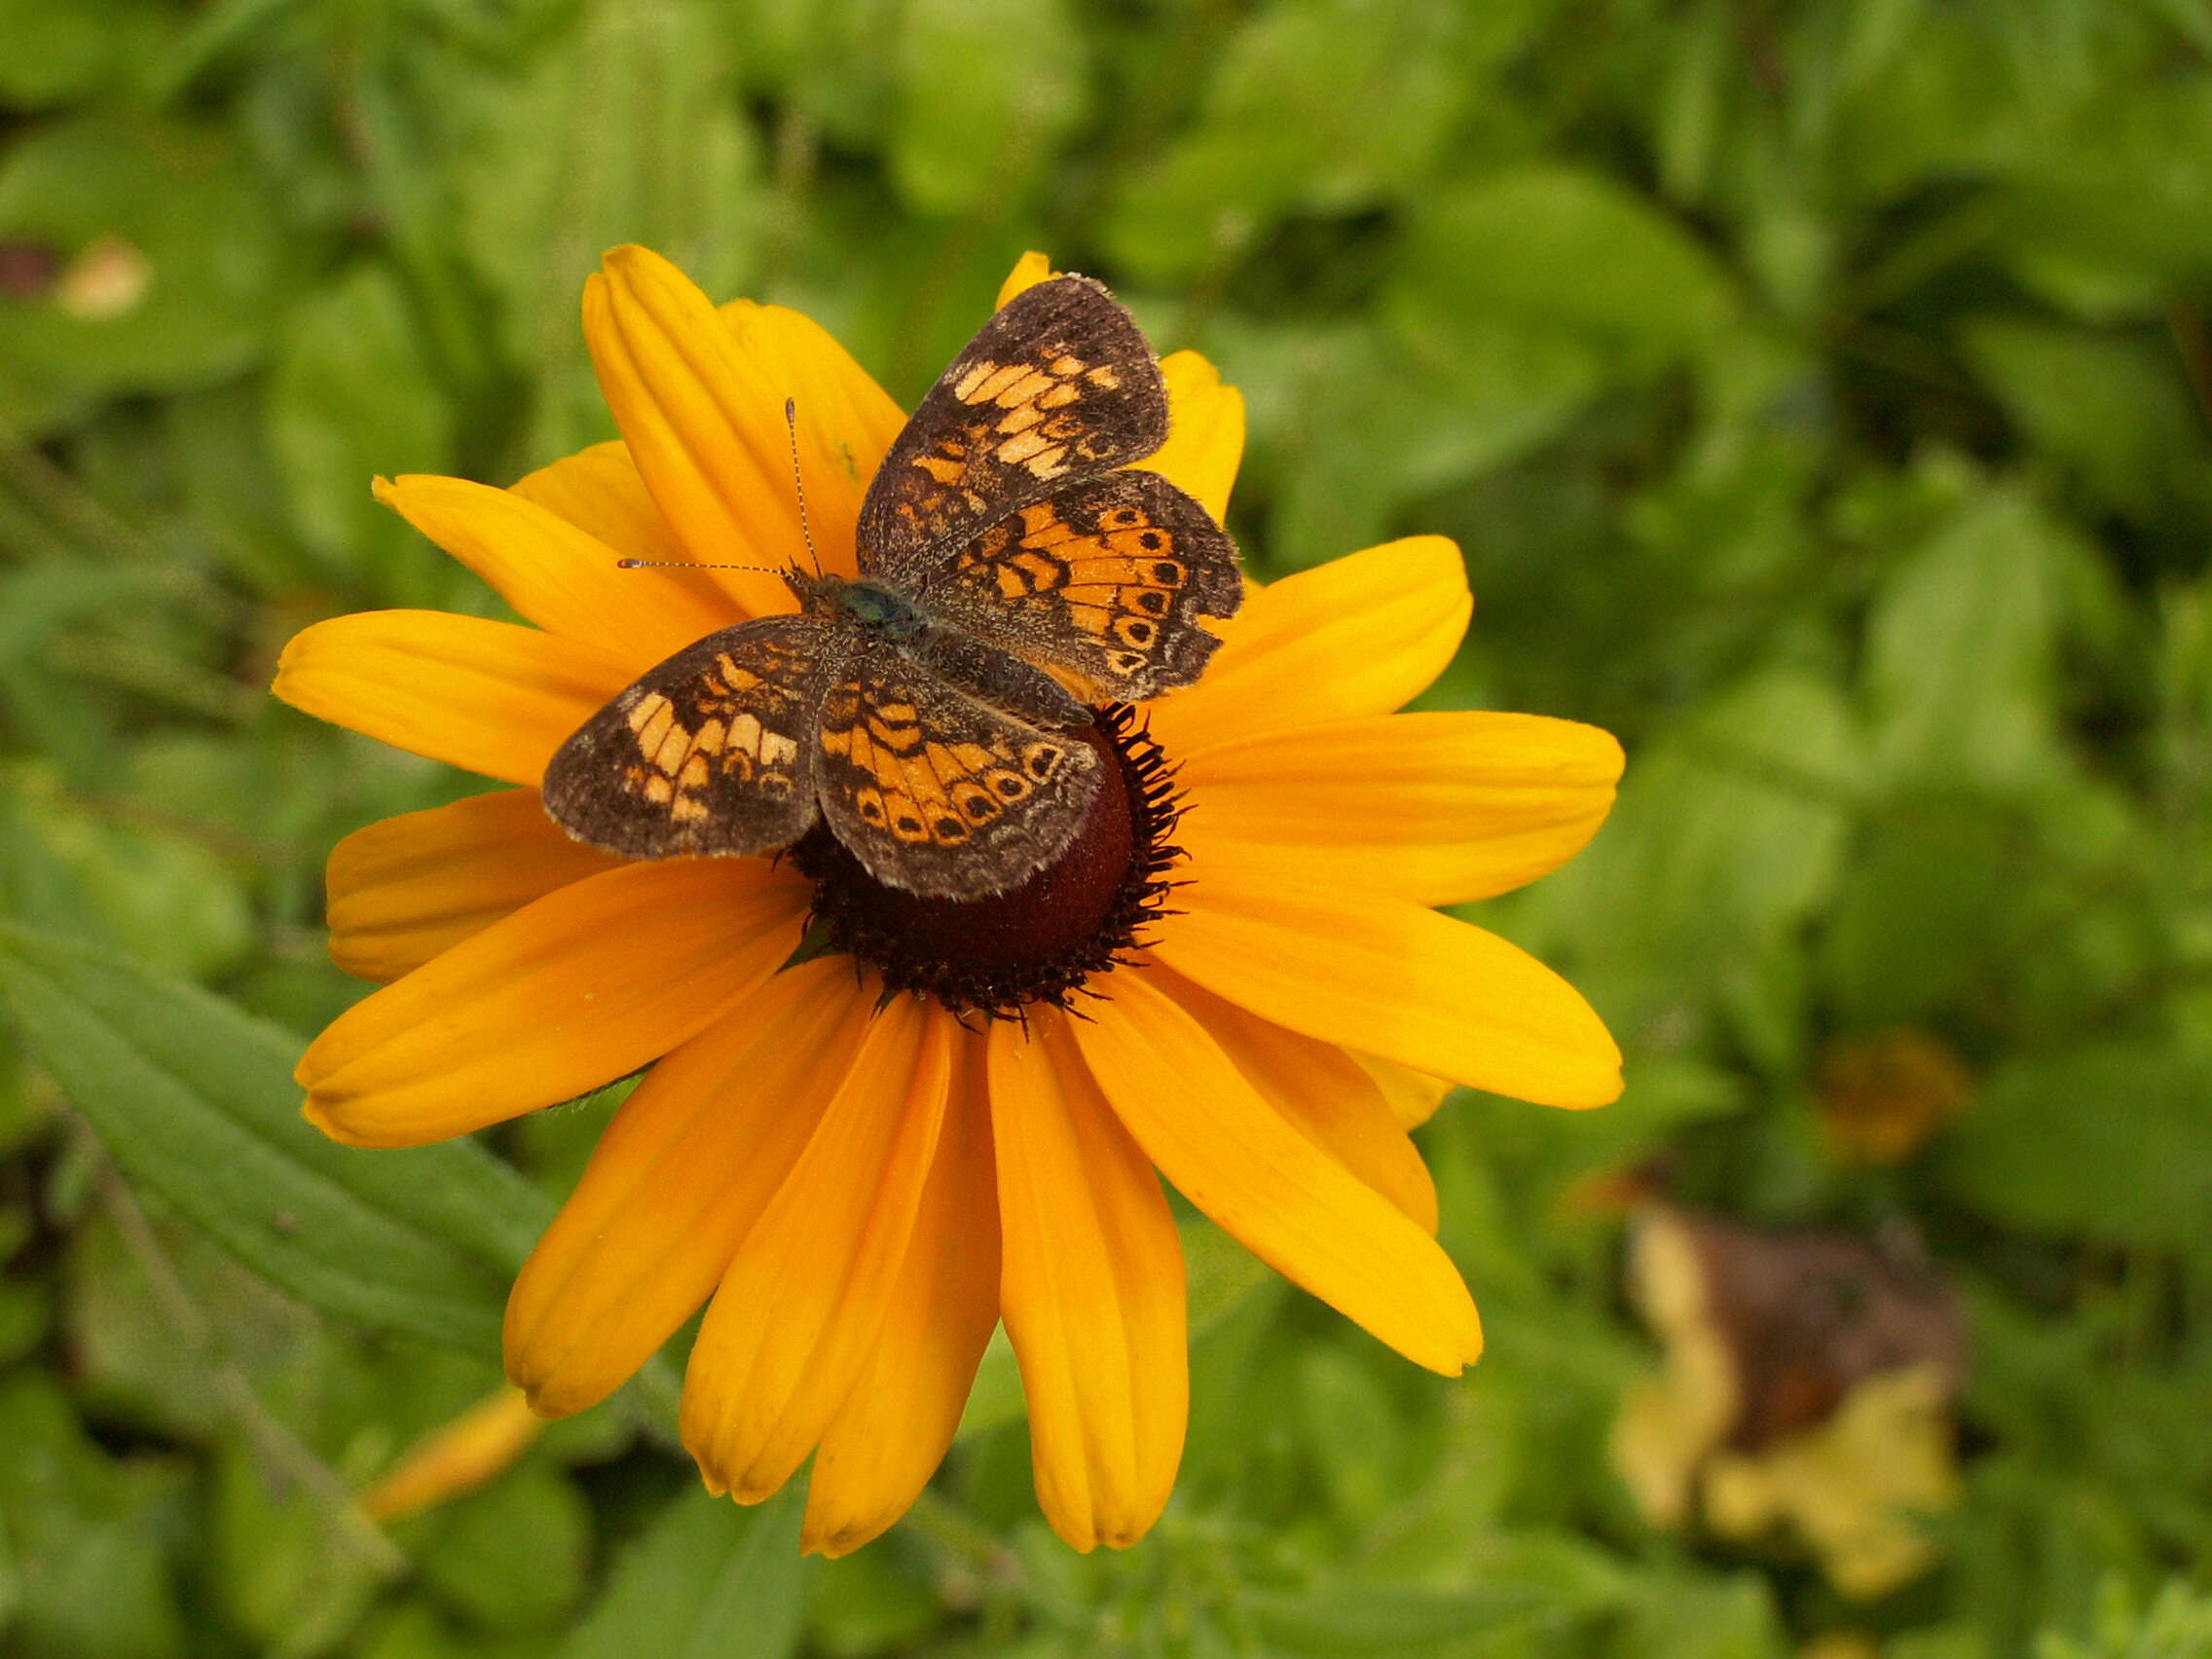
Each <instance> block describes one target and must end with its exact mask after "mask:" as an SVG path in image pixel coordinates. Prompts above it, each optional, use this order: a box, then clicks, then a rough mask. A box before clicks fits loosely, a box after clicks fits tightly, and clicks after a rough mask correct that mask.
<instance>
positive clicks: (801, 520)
mask: <svg viewBox="0 0 2212 1659" xmlns="http://www.w3.org/2000/svg"><path fill="white" fill-rule="evenodd" d="M784 430H785V431H786V432H787V433H789V434H790V436H791V440H792V488H793V490H796V491H797V492H798V532H799V534H800V535H803V536H805V537H806V556H807V557H808V558H809V559H811V560H813V561H814V573H815V574H816V575H818V576H819V575H820V574H822V555H821V554H819V553H817V552H816V551H815V550H814V530H813V527H812V526H810V525H809V524H808V523H807V522H806V480H805V478H804V477H802V476H801V475H800V473H799V467H798V399H797V398H795V397H787V398H785V399H784Z"/></svg>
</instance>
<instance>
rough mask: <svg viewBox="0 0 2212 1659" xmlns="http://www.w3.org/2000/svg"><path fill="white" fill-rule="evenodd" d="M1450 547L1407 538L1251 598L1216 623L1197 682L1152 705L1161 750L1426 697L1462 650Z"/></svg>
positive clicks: (1461, 610) (1191, 747)
mask: <svg viewBox="0 0 2212 1659" xmlns="http://www.w3.org/2000/svg"><path fill="white" fill-rule="evenodd" d="M1473 603H1474V602H1473V601H1472V600H1470V599H1469V598H1468V597H1467V572H1466V568H1465V566H1463V565H1462V564H1461V563H1460V561H1459V550H1458V548H1456V546H1454V545H1453V544H1452V543H1451V542H1449V541H1447V540H1445V539H1444V537H1442V536H1441V535H1416V536H1410V537H1408V538H1407V539H1406V540H1403V541H1389V542H1385V543H1383V545H1382V546H1381V547H1370V548H1368V549H1367V550H1366V551H1365V552H1364V553H1353V554H1351V555H1349V556H1347V557H1346V558H1343V559H1338V560H1335V561H1333V562H1331V563H1329V564H1326V565H1317V566H1315V567H1314V568H1313V569H1312V570H1309V571H1299V572H1298V573H1297V574H1295V575H1290V576H1285V577H1284V578H1283V579H1282V580H1281V581H1279V582H1274V583H1272V584H1270V585H1269V586H1267V587H1265V588H1262V589H1259V590H1258V591H1256V592H1253V593H1251V594H1249V595H1248V596H1247V597H1246V598H1245V601H1244V608H1243V609H1242V610H1241V611H1239V612H1238V613H1237V614H1236V615H1235V617H1233V618H1231V619H1230V620H1229V621H1228V622H1226V623H1224V624H1222V625H1221V629H1220V633H1221V636H1222V646H1221V649H1220V650H1218V651H1217V652H1215V653H1214V657H1213V660H1212V661H1211V662H1210V663H1209V664H1208V665H1207V667H1206V673H1205V678H1204V679H1203V680H1201V681H1199V682H1198V684H1196V685H1194V686H1192V687H1191V688H1190V689H1189V690H1187V691H1181V692H1177V693H1176V694H1175V695H1173V696H1171V697H1167V698H1164V699H1162V700H1161V701H1160V702H1158V703H1155V704H1152V705H1150V706H1149V708H1148V711H1147V712H1148V713H1149V714H1150V716H1151V718H1152V725H1153V730H1154V731H1155V732H1156V733H1157V734H1158V735H1159V737H1160V740H1161V742H1162V743H1163V744H1165V745H1166V746H1167V749H1168V751H1169V753H1171V754H1175V755H1191V754H1195V753H1197V752H1198V750H1200V749H1203V748H1206V747H1208V746H1210V745H1212V744H1216V743H1227V742H1229V741H1230V740H1232V739H1233V738H1237V737H1243V736H1247V735H1250V734H1253V733H1258V732H1270V731H1282V730H1286V729H1288V728H1290V727H1292V726H1302V725H1312V724H1316V723H1318V722H1319V721H1322V720H1341V719H1352V718H1353V717H1355V716H1359V715H1386V714H1388V713H1389V712H1390V711H1391V710H1393V709H1395V708H1398V707H1400V706H1401V705H1403V704H1404V703H1405V702H1407V701H1408V700H1409V699H1410V698H1412V697H1414V696H1416V695H1418V694H1419V692H1421V691H1422V690H1425V689H1426V688H1427V686H1428V683H1429V682H1431V681H1433V680H1434V679H1435V678H1436V677H1437V676H1438V675H1439V674H1441V673H1443V672H1444V666H1445V664H1447V663H1449V662H1450V661H1451V660H1452V654H1453V652H1455V651H1456V650H1457V649H1458V648H1459V636H1460V635H1461V634H1462V633H1464V632H1465V631H1466V626H1467V614H1468V611H1469V610H1470V609H1471V608H1473Z"/></svg>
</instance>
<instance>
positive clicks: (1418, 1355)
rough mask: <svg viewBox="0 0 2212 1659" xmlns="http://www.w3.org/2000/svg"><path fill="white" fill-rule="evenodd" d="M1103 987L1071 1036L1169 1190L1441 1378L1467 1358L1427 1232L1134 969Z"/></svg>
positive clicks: (1456, 1307) (1469, 1324)
mask: <svg viewBox="0 0 2212 1659" xmlns="http://www.w3.org/2000/svg"><path fill="white" fill-rule="evenodd" d="M1109 995H1110V997H1111V999H1112V1000H1111V1002H1110V1003H1109V1004H1108V1006H1107V1007H1106V1008H1104V1009H1102V1010H1100V1011H1099V1013H1098V1015H1097V1017H1096V1018H1095V1019H1092V1020H1088V1021H1085V1022H1082V1023H1079V1024H1077V1025H1076V1026H1075V1040H1076V1044H1077V1046H1078V1047H1079V1048H1081V1049H1082V1051H1083V1057H1084V1058H1085V1059H1086V1060H1087V1061H1088V1062H1089V1065H1090V1069H1091V1072H1092V1074H1093V1075H1094V1076H1095V1077H1096V1078H1097V1080H1098V1086H1099V1088H1102V1089H1104V1090H1105V1093H1106V1098H1107V1099H1108V1100H1110V1101H1112V1102H1113V1105H1114V1111H1115V1112H1116V1114H1117V1115H1119V1117H1120V1118H1121V1120H1122V1122H1123V1124H1125V1125H1126V1126H1127V1128H1128V1131H1129V1133H1130V1134H1131V1135H1133V1136H1135V1137H1136V1142H1137V1144H1138V1145H1139V1146H1141V1147H1143V1148H1144V1150H1145V1154H1146V1156H1147V1157H1149V1158H1150V1159H1151V1160H1152V1161H1153V1162H1155V1163H1157V1164H1158V1165H1159V1166H1160V1170H1161V1174H1163V1175H1165V1176H1166V1177H1167V1178H1168V1180H1170V1181H1172V1182H1174V1183H1175V1187H1176V1190H1177V1191H1179V1192H1180V1193H1181V1194H1182V1195H1183V1196H1184V1197H1185V1198H1189V1199H1190V1200H1191V1202H1192V1203H1194V1204H1196V1205H1197V1206H1198V1208H1199V1209H1200V1210H1202V1211H1204V1212H1205V1213H1206V1214H1207V1215H1209V1216H1211V1217H1212V1218H1213V1219H1214V1221H1215V1222H1217V1223H1219V1224H1220V1226H1221V1227H1222V1228H1223V1229H1224V1230H1226V1231H1227V1232H1228V1233H1230V1234H1231V1235H1234V1236H1235V1238H1237V1239H1238V1240H1239V1241H1240V1242H1242V1244H1243V1245H1244V1246H1245V1248H1246V1249H1248V1250H1250V1251H1251V1252H1252V1254H1254V1255H1255V1256H1257V1257H1259V1258H1260V1259H1261V1260H1262V1261H1263V1262H1266V1263H1267V1264H1268V1265H1269V1266H1270V1267H1272V1268H1273V1269H1274V1270H1275V1271H1276V1272H1279V1273H1281V1274H1282V1275H1283V1276H1284V1277H1285V1278H1287V1279H1289V1280H1290V1281H1291V1282H1292V1283H1294V1284H1298V1285H1301V1286H1303V1287H1304V1288H1305V1289H1307V1290H1309V1291H1310V1292H1311V1293H1312V1294H1313V1295H1315V1296H1317V1297H1319V1298H1320V1299H1321V1300H1322V1301H1323V1302H1326V1303H1327V1304H1328V1305H1329V1306H1330V1307H1332V1308H1334V1309H1337V1310H1338V1311H1339V1312H1341V1313H1343V1314H1345V1315H1346V1317H1347V1318H1349V1319H1351V1320H1353V1321H1354V1322H1356V1323H1357V1324H1359V1325H1361V1326H1364V1327H1365V1328H1366V1329H1367V1330H1368V1331H1370V1332H1372V1333H1373V1334H1374V1335H1375V1336H1376V1337H1378V1338H1380V1339H1381V1340H1382V1341H1383V1342H1385V1343H1387V1344H1388V1345H1389V1346H1392V1347H1394V1348H1396V1349H1397V1350H1398V1351H1399V1352H1400V1353H1402V1354H1404V1355H1405V1356H1406V1357H1407V1358H1408V1359H1411V1360H1413V1361H1414V1362H1415V1363H1416V1364H1419V1365H1425V1366H1427V1367H1428V1368H1429V1369H1430V1370H1432V1371H1439V1372H1442V1373H1444V1374H1445V1375H1446V1376H1448V1377H1449V1376H1454V1375H1456V1374H1457V1373H1458V1371H1459V1370H1460V1369H1461V1368H1462V1367H1463V1366H1466V1365H1469V1364H1472V1363H1473V1361H1474V1360H1475V1358H1476V1357H1477V1356H1478V1355H1479V1354H1480V1353H1481V1352H1482V1325H1481V1323H1480V1322H1479V1321H1478V1320H1477V1318H1476V1317H1475V1304H1474V1300H1473V1298H1471V1297H1469V1296H1468V1294H1467V1287H1466V1285H1465V1284H1464V1283H1463V1282H1462V1281H1461V1280H1460V1278H1459V1272H1458V1270H1457V1269H1456V1268H1455V1267H1453V1265H1452V1260H1451V1258H1450V1257H1448V1256H1447V1255H1445V1253H1444V1251H1443V1250H1442V1249H1441V1248H1440V1247H1439V1246H1438V1244H1437V1242H1436V1240H1435V1239H1433V1238H1431V1237H1430V1236H1429V1235H1427V1234H1425V1233H1423V1232H1422V1231H1421V1230H1420V1228H1419V1227H1418V1226H1416V1225H1415V1224H1414V1223H1413V1222H1411V1221H1409V1220H1408V1219H1407V1218H1406V1216H1405V1214H1404V1213H1403V1212H1402V1211H1400V1210H1399V1209H1397V1208H1396V1207H1395V1206H1393V1205H1392V1204H1391V1203H1390V1202H1388V1200H1386V1199H1384V1198H1383V1197H1382V1196H1381V1195H1380V1194H1378V1193H1376V1192H1375V1191H1374V1190H1373V1189H1372V1188H1370V1187H1368V1186H1367V1185H1366V1184H1365V1183H1364V1182H1362V1181H1359V1180H1358V1179H1356V1178H1355V1177H1354V1176H1353V1175H1352V1174H1351V1173H1350V1171H1348V1170H1347V1169H1346V1167H1345V1166H1344V1165H1343V1164H1342V1163H1340V1162H1338V1161H1337V1160H1336V1159H1334V1158H1332V1157H1330V1156H1329V1155H1328V1154H1327V1153H1325V1152H1323V1151H1322V1150H1321V1149H1320V1148H1319V1147H1318V1146H1316V1145H1314V1143H1313V1142H1312V1141H1310V1140H1309V1139H1308V1138H1307V1137H1306V1136H1305V1135H1303V1134H1301V1133H1300V1132H1299V1131H1298V1130H1297V1129H1295V1128H1293V1127H1292V1126H1291V1125H1290V1124H1288V1123H1286V1122H1285V1121H1284V1120H1283V1118H1282V1116H1281V1115H1280V1114H1279V1113H1277V1112H1276V1111H1275V1110H1274V1109H1273V1108H1272V1107H1271V1106H1270V1105H1269V1104H1268V1102H1267V1101H1266V1100H1264V1099H1263V1098H1261V1096H1260V1094H1259V1092H1258V1091H1257V1090H1256V1089H1254V1088H1253V1087H1252V1086H1251V1084H1249V1083H1248V1082H1246V1081H1245V1079H1244V1076H1243V1074H1242V1073H1241V1072H1239V1071H1238V1070H1237V1069H1236V1067H1235V1065H1234V1064H1232V1063H1231V1061H1230V1059H1229V1056H1228V1055H1226V1054H1225V1053H1223V1052H1222V1050H1221V1046H1220V1045H1219V1044H1218V1043H1216V1042H1215V1041H1214V1040H1213V1038H1212V1037H1211V1036H1209V1035H1208V1034H1207V1032H1206V1030H1205V1028H1204V1027H1203V1026H1201V1025H1200V1024H1199V1023H1198V1021H1197V1020H1196V1019H1194V1018H1193V1017H1192V1016H1191V1015H1190V1014H1187V1013H1185V1012H1184V1011H1183V1010H1182V1009H1180V1008H1178V1007H1176V1005H1175V1004H1174V1002H1173V1001H1171V1000H1170V999H1169V998H1168V997H1167V996H1166V995H1165V994H1164V993H1163V992H1161V991H1160V990H1158V989H1156V988H1155V987H1154V986H1153V985H1152V983H1151V982H1150V980H1148V979H1147V978H1146V977H1145V976H1144V974H1143V972H1142V971H1141V970H1137V971H1124V972H1123V973H1119V974H1116V975H1114V976H1113V977H1112V979H1111V981H1110V984H1109ZM1002 1134H1003V1130H1002ZM1009 1235H1010V1237H1011V1229H1010V1230H1009ZM1011 1316H1012V1308H1011V1301H1010V1306H1009V1317H1010V1320H1011Z"/></svg>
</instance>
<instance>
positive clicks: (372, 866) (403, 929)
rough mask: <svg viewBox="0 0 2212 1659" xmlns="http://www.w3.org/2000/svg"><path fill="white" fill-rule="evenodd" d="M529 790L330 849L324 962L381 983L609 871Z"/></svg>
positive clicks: (610, 861)
mask: <svg viewBox="0 0 2212 1659" xmlns="http://www.w3.org/2000/svg"><path fill="white" fill-rule="evenodd" d="M620 863H621V861H620V860H619V859H617V858H615V857H614V855H613V854H611V853H603V852H601V851H599V850H598V849H597V848H596V847H586V846H583V845H581V844H580V843H578V842H575V841H571V840H570V839H569V837H568V836H567V835H566V834H564V833H563V832H562V830H561V829H560V827H559V826H557V825H556V824H555V823H554V822H553V821H552V820H551V819H550V818H548V817H546V816H545V807H544V803H543V802H541V801H540V800H539V799H538V798H537V792H536V791H535V790H497V791H495V792H493V793H491V794H481V795H474V796H471V797H470V798H469V799H467V800H457V801H455V802H454V803H453V804H452V805H451V806H436V807H432V808H431V809H430V810H429V811H427V812H410V813H407V814H405V815H404V816H402V817H399V818H387V819H385V820H384V821H383V822H382V823H379V824H371V825H370V826H368V827H367V828H366V829H363V830H354V831H353V833H352V834H350V835H349V836H347V837H346V838H345V839H344V840H343V841H341V842H339V843H338V845H337V846H335V847H333V848H332V849H331V851H330V868H329V872H328V877H327V879H328V885H329V892H330V903H329V915H330V958H331V960H332V961H333V962H336V963H337V964H338V966H339V967H341V968H343V969H345V970H346V972H347V973H349V974H353V975H357V976H359V977H361V978H364V979H375V980H378V981H380V982H388V981H390V980H392V979H396V978H398V977H400V976H401V975H402V974H410V973H413V972H414V971H415V970H416V969H418V968H420V967H422V966H423V964H424V963H425V962H427V961H429V960H430V958H431V957H433V956H435V955H437V954H438V953H439V952H440V951H442V950H446V949H450V948H451V947H452V946H454V945H457V944H459V943H460V942H461V940H464V939H466V938H468V937H469V936H470V935H471V934H477V933H481V932H483V931H484V929H485V928H487V927H489V926H491V925H492V923H494V922H496V921H498V919H499V918H500V917H501V916H504V915H506V914H508V913H509V912H510V911H514V910H519V909H520V908H522V906H523V905H525V904H527V903H530V902H531V901H532V900H534V899H542V898H543V897H544V896H545V895H546V894H548V893H550V892H552V891H553V890H554V889H555V888H556V887H566V886H567V885H568V884H569V883H570V882H571V881H581V880H583V879H584V878H585V877H586V876H590V875H597V874H599V873H600V872H601V871H603V870H609V869H613V868H614V867H616V866H617V865H619V864H620Z"/></svg>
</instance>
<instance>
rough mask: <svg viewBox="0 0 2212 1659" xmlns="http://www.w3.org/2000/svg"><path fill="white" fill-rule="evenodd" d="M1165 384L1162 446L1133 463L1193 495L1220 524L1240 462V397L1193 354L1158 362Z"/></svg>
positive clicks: (1170, 356) (1172, 355)
mask: <svg viewBox="0 0 2212 1659" xmlns="http://www.w3.org/2000/svg"><path fill="white" fill-rule="evenodd" d="M1160 372H1161V375H1163V376H1164V377H1166V381H1167V412H1168V420H1167V441H1166V442H1165V443H1164V444H1161V446H1160V448H1159V449H1158V450H1157V451H1155V452H1154V453H1153V455H1152V456H1151V457H1150V458H1148V459H1147V460H1145V461H1139V462H1138V463H1137V464H1138V465H1140V466H1142V467H1143V468H1144V469H1145V470H1146V471H1148V472H1157V473H1160V474H1161V475H1162V476H1163V477H1165V478H1167V479H1168V480H1169V481H1171V482H1172V483H1174V484H1177V485H1179V486H1180V487H1181V488H1182V489H1184V490H1185V491H1187V492H1189V493H1190V494H1191V495H1193V496H1196V497H1197V498H1198V499H1199V500H1200V501H1201V502H1203V503H1204V504H1205V509H1206V511H1207V512H1209V513H1211V514H1213V516H1214V517H1215V519H1217V520H1218V519H1220V518H1221V517H1222V516H1223V515H1224V514H1226V513H1227V512H1228V511H1229V492H1230V488H1231V486H1233V485H1234V484H1235V482H1236V468H1237V467H1238V465H1240V464H1241V463H1242V461H1243V460H1244V394H1243V393H1242V392H1240V391H1238V390H1237V389H1236V388H1235V387H1233V386H1224V385H1222V384H1221V371H1220V370H1219V369H1217V368H1215V367H1214V366H1213V364H1211V363H1209V362H1207V361H1206V359H1205V358H1203V357H1201V356H1199V355H1198V352H1196V351H1174V352H1170V353H1169V354H1168V355H1167V356H1165V357H1162V358H1161V360H1160Z"/></svg>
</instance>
